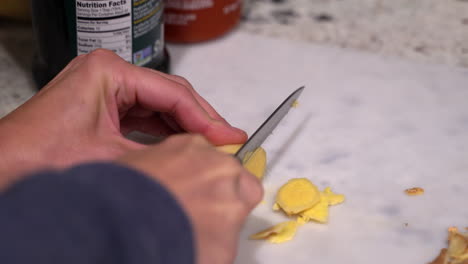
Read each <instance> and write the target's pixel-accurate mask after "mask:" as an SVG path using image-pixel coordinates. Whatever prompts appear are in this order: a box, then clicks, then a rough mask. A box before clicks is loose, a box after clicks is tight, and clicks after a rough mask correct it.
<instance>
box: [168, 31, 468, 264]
mask: <svg viewBox="0 0 468 264" xmlns="http://www.w3.org/2000/svg"><path fill="white" fill-rule="evenodd" d="M171 52H172V53H171V54H173V57H174V62H175V63H176V64H177V65H178V66H177V67H176V69H175V73H176V74H179V75H182V76H186V77H187V78H188V79H190V80H191V81H192V83H193V85H194V87H196V88H197V89H198V90H199V92H200V93H201V94H202V95H203V96H205V97H206V98H207V99H208V101H210V102H212V103H213V105H214V106H215V107H216V108H217V109H218V110H219V111H220V113H221V114H222V115H224V116H225V117H226V118H227V120H229V121H230V122H231V123H232V124H234V125H237V126H239V127H242V128H244V129H245V130H246V131H247V132H248V133H249V134H251V133H252V132H253V131H255V129H256V128H257V127H258V125H259V124H260V123H261V122H262V121H263V120H264V119H265V118H266V117H267V116H268V115H269V114H270V113H271V112H272V111H273V110H274V109H275V107H276V106H277V105H278V104H279V103H280V102H281V101H282V100H283V99H284V98H285V97H286V96H287V95H288V94H290V93H291V92H292V91H293V90H294V89H296V88H297V87H299V86H301V85H305V86H306V88H305V90H304V92H303V93H302V95H301V97H300V98H299V105H298V107H296V108H294V109H292V110H291V111H290V113H289V114H288V115H287V116H286V118H285V119H284V120H283V121H282V122H281V123H280V124H279V126H278V127H277V128H276V129H275V131H274V132H273V133H272V135H271V136H270V137H269V138H268V139H267V141H266V142H265V144H264V145H263V147H264V148H265V150H266V152H267V156H268V167H267V174H266V176H265V178H264V181H263V183H264V187H265V197H264V199H265V203H264V204H261V205H259V206H258V207H257V208H256V210H255V211H254V212H253V213H252V215H251V216H250V217H249V219H248V222H247V224H246V226H245V228H244V229H243V232H242V234H241V238H240V243H239V248H240V251H239V255H238V259H237V262H236V263H238V264H266V263H268V264H283V263H291V264H310V263H321V264H336V263H353V264H354V263H358V264H368V263H379V264H393V263H398V264H424V263H429V262H430V261H431V260H432V259H433V258H435V256H436V255H437V254H438V253H439V250H440V249H441V248H443V247H445V246H446V238H447V228H448V227H450V226H458V227H459V228H460V229H461V230H463V229H464V228H465V227H468V222H467V220H468V207H466V206H464V205H463V204H464V203H465V201H467V200H468V185H467V184H466V183H467V179H468V159H467V153H468V107H467V102H468V87H467V85H466V84H467V83H468V69H464V68H455V67H450V66H446V65H427V64H421V63H415V62H408V61H406V60H401V59H396V58H388V57H382V56H377V55H374V54H369V53H365V52H350V51H348V50H343V49H336V48H333V47H324V46H317V45H311V44H308V43H300V42H291V41H287V40H278V39H269V38H264V37H263V36H252V35H251V34H247V33H244V32H235V33H234V34H231V35H230V36H228V37H227V38H224V39H221V40H220V41H218V42H212V43H205V44H202V45H197V46H194V47H185V46H176V47H174V48H173V49H172V50H171ZM207 53H210V56H206V54H207ZM238 54H246V55H247V56H239V55H238ZM252 54H255V56H252ZM249 55H250V56H249ZM201 60H203V61H204V63H203V64H199V63H198V62H199V61H201ZM226 61H229V62H230V63H229V64H225V63H224V64H223V62H226ZM194 64H197V65H198V66H197V68H196V69H194V68H193V67H192V65H194ZM212 65H223V66H222V67H212ZM259 69H263V70H259ZM220 84H221V85H220ZM301 177H306V178H308V179H310V180H311V181H313V182H314V183H316V184H317V186H318V187H319V188H320V189H323V188H325V187H327V186H331V187H332V189H333V190H334V191H336V192H338V193H343V194H345V195H346V201H345V203H343V204H341V205H338V206H335V207H332V208H331V209H330V219H329V220H330V221H329V223H328V224H325V225H323V224H318V223H307V224H306V225H304V226H301V227H300V228H299V230H298V232H297V234H296V237H295V238H294V239H293V240H292V241H290V242H287V243H285V244H280V245H277V244H269V243H267V242H265V241H250V240H248V239H247V238H248V236H249V235H251V234H253V233H255V232H258V231H260V230H262V229H265V228H267V227H269V226H271V225H274V224H278V223H280V222H283V221H287V220H288V218H287V217H286V216H284V215H282V214H280V213H277V212H274V211H273V210H272V204H273V200H274V197H275V194H276V191H277V190H278V188H279V187H280V186H281V185H283V184H284V183H285V182H286V181H288V180H289V179H291V178H301ZM411 187H421V188H424V189H425V193H424V195H421V196H415V197H410V196H407V195H406V194H405V193H404V190H405V189H407V188H411Z"/></svg>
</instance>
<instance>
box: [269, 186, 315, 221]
mask: <svg viewBox="0 0 468 264" xmlns="http://www.w3.org/2000/svg"><path fill="white" fill-rule="evenodd" d="M319 202H320V192H319V191H318V189H317V187H316V186H315V185H314V184H313V183H312V182H311V181H309V180H308V179H306V178H298V179H292V180H289V181H288V182H287V183H286V184H285V185H283V186H282V187H281V188H280V189H279V191H278V193H277V195H276V203H277V205H278V206H279V207H281V209H283V211H284V212H285V213H286V214H288V215H293V214H298V213H300V212H302V211H304V210H306V209H309V208H311V207H313V206H314V205H316V204H317V203H319Z"/></svg>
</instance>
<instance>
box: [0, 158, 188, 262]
mask: <svg viewBox="0 0 468 264" xmlns="http://www.w3.org/2000/svg"><path fill="white" fill-rule="evenodd" d="M0 234H2V235H1V236H0V245H2V247H1V248H0V263H17V264H23V263H25V264H26V263H27V264H29V263H36V264H42V263H44V264H45V263H69V264H73V263H87V264H94V263H122V264H126V263H129V264H130V263H139V264H146V263H148V264H149V263H151V264H159V263H161V264H162V263H174V264H182V263H183V264H185V263H187V264H191V263H193V259H194V256H193V255H194V253H193V245H192V243H193V242H192V237H191V228H190V224H189V222H188V219H187V218H186V216H185V215H184V213H183V211H182V209H181V208H180V207H179V206H178V204H177V202H176V201H175V200H174V199H173V198H172V197H171V195H170V194H169V193H168V192H167V191H166V190H165V189H164V188H163V187H162V186H160V185H159V184H157V183H155V182H153V181H152V180H150V179H147V178H146V177H145V176H143V175H142V174H140V173H138V172H136V171H133V170H130V169H126V168H123V167H118V166H115V165H109V164H94V165H85V166H79V167H76V168H74V169H72V170H69V171H66V172H64V173H58V172H48V173H40V174H36V175H34V176H32V177H28V178H27V179H26V180H24V181H22V182H19V183H17V184H15V185H13V186H11V187H10V188H9V189H8V190H6V191H5V192H4V193H3V194H1V195H0ZM1 251H4V252H1Z"/></svg>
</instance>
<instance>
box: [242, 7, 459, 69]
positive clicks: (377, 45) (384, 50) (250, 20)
mask: <svg viewBox="0 0 468 264" xmlns="http://www.w3.org/2000/svg"><path fill="white" fill-rule="evenodd" d="M250 1H251V8H250V9H249V10H250V12H249V13H248V16H247V19H246V21H245V22H244V23H243V24H242V26H241V27H242V29H243V30H245V31H248V32H253V33H256V34H261V35H268V36H274V37H278V38H286V39H291V40H299V41H307V42H313V43H324V44H327V45H332V46H338V47H342V48H352V49H358V50H367V51H371V52H374V53H380V54H384V55H388V56H398V57H403V58H408V59H411V60H415V61H419V62H431V63H442V64H449V65H458V66H463V67H468V1H466V0H447V1H441V0H391V1H386V0H250Z"/></svg>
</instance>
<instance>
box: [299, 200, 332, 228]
mask: <svg viewBox="0 0 468 264" xmlns="http://www.w3.org/2000/svg"><path fill="white" fill-rule="evenodd" d="M311 220H313V221H316V222H319V223H326V222H328V201H327V200H326V199H322V200H321V201H320V202H319V203H318V204H316V205H314V206H313V207H312V208H309V209H307V210H305V211H303V212H301V213H300V214H299V217H298V220H297V221H298V222H299V223H305V222H308V221H311Z"/></svg>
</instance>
